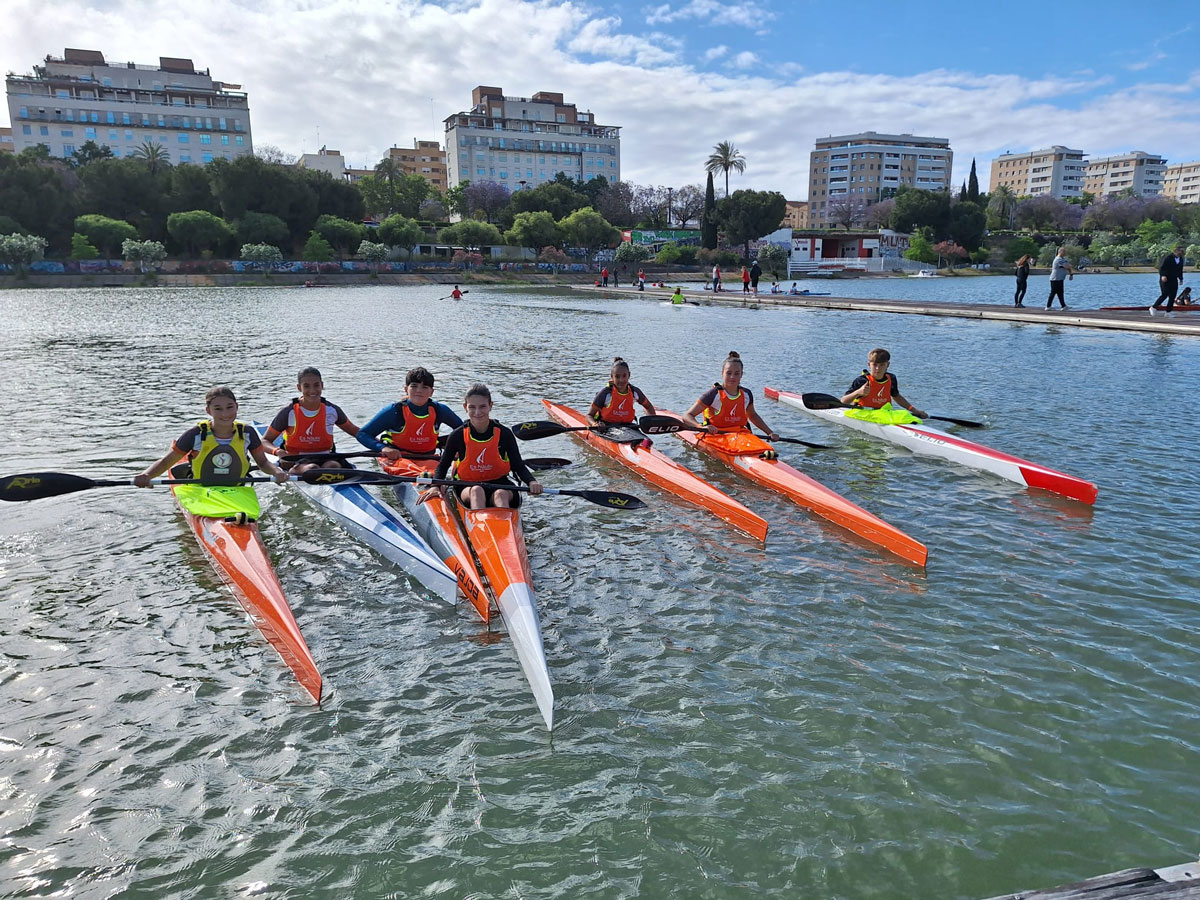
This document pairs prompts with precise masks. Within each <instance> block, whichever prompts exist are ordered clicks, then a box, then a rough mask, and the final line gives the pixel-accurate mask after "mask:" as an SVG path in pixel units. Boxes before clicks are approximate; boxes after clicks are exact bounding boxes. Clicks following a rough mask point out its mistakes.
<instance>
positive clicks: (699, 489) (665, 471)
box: [542, 400, 767, 541]
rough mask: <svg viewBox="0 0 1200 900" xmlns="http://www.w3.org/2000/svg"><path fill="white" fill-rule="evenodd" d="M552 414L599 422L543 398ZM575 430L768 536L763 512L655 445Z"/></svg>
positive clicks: (653, 479) (654, 478) (667, 485)
mask: <svg viewBox="0 0 1200 900" xmlns="http://www.w3.org/2000/svg"><path fill="white" fill-rule="evenodd" d="M542 403H543V404H545V406H546V410H547V412H549V413H550V416H551V418H553V419H555V420H557V421H558V422H561V423H562V424H563V425H566V426H568V427H572V428H577V427H581V426H585V425H592V424H595V423H594V422H590V421H589V420H588V419H587V417H586V416H584V415H583V414H582V413H580V412H579V411H577V410H574V409H571V407H569V406H563V405H562V404H560V403H554V402H552V401H550V400H543V401H542ZM572 434H573V435H574V436H575V437H577V438H579V439H580V440H581V441H583V442H584V443H586V444H587V445H588V446H589V447H592V448H594V449H596V450H598V451H600V452H601V453H603V454H605V455H606V456H610V457H612V458H613V459H615V460H618V461H620V462H623V463H625V465H627V466H629V468H631V469H633V471H635V472H637V473H638V474H639V475H641V476H642V477H643V478H645V479H646V480H647V481H649V482H650V483H651V484H654V485H657V486H658V487H660V488H662V489H663V490H665V491H668V492H669V493H672V494H674V495H675V496H676V497H681V498H683V499H684V500H687V501H689V502H691V503H694V504H696V505H697V506H699V507H701V508H703V509H706V510H708V511H709V512H711V513H712V514H713V515H714V516H716V517H717V518H719V519H723V520H724V521H726V522H728V523H729V524H730V525H732V526H733V527H734V528H737V529H738V530H740V531H744V532H745V533H746V534H748V535H750V536H751V537H752V538H756V539H757V540H760V541H762V540H766V537H767V523H766V520H765V519H763V518H762V517H761V516H757V515H755V514H754V513H752V512H751V511H750V510H748V509H746V507H744V506H742V504H740V503H738V502H737V501H736V500H734V499H733V498H732V497H730V496H729V495H728V494H726V493H724V492H723V491H719V490H717V489H716V488H715V487H713V486H712V485H711V484H709V483H708V482H707V481H705V480H704V479H702V478H701V477H700V476H699V475H696V474H695V473H694V472H692V471H691V470H690V469H686V468H684V467H683V466H681V465H680V464H679V463H677V462H675V460H673V459H671V458H670V457H669V456H667V455H666V454H664V453H660V452H659V451H658V450H655V449H654V448H653V447H650V448H645V447H639V446H638V445H637V444H636V443H631V442H629V441H622V440H613V439H611V438H607V437H605V436H604V435H603V434H602V433H600V432H596V431H575V432H572Z"/></svg>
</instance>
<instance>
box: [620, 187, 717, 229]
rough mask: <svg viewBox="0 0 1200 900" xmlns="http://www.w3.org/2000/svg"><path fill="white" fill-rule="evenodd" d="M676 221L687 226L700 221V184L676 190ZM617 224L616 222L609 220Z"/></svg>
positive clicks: (702, 202)
mask: <svg viewBox="0 0 1200 900" xmlns="http://www.w3.org/2000/svg"><path fill="white" fill-rule="evenodd" d="M674 208H675V222H676V223H677V224H678V225H680V226H681V227H683V228H686V227H687V226H688V224H689V223H691V222H699V221H700V214H701V213H702V212H704V189H703V188H702V187H700V185H698V184H685V185H684V186H683V187H681V188H679V190H677V191H676V192H675V202H674ZM609 221H610V222H613V224H614V225H615V224H616V222H615V221H614V220H612V219H610V220H609Z"/></svg>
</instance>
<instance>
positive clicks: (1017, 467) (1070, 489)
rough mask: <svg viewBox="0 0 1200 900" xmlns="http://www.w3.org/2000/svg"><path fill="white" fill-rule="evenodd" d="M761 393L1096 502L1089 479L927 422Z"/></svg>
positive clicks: (924, 451)
mask: <svg viewBox="0 0 1200 900" xmlns="http://www.w3.org/2000/svg"><path fill="white" fill-rule="evenodd" d="M763 393H764V394H765V395H766V396H767V397H770V398H772V399H774V400H778V401H779V402H780V403H784V404H786V405H788V406H793V407H795V408H796V409H801V410H803V411H804V412H806V413H809V414H810V415H813V416H816V417H818V418H820V419H824V420H825V421H827V422H834V423H836V424H838V425H845V426H846V427H847V428H853V429H854V430H855V431H860V432H862V433H863V434H868V435H870V436H871V437H875V438H879V439H880V440H883V441H888V442H889V443H892V444H896V445H898V446H901V447H905V448H907V449H909V450H911V451H912V452H913V453H919V454H921V455H924V456H934V457H938V458H939V459H945V460H949V461H950V462H954V463H958V464H959V465H962V466H967V467H968V468H972V469H978V470H980V471H983V472H990V473H992V474H993V475H998V476H999V477H1001V478H1004V479H1007V480H1008V481H1012V482H1015V483H1017V484H1020V485H1023V486H1025V487H1030V488H1039V489H1041V490H1046V491H1051V492H1052V493H1055V494H1060V495H1062V496H1064V497H1069V498H1070V499H1072V500H1078V501H1079V502H1080V503H1087V504H1093V503H1095V502H1096V496H1097V494H1098V489H1097V487H1096V485H1095V484H1093V483H1092V482H1090V481H1085V480H1084V479H1082V478H1077V477H1076V476H1074V475H1068V474H1066V473H1065V472H1059V471H1058V470H1056V469H1051V468H1048V467H1046V466H1042V465H1038V464H1037V463H1034V462H1030V461H1029V460H1027V459H1021V458H1020V457H1019V456H1011V455H1009V454H1007V453H1001V452H1000V451H999V450H993V449H992V448H991V447H985V446H984V445H983V444H977V443H975V442H974V441H968V440H965V439H963V438H960V437H957V436H955V435H952V434H948V433H947V432H945V431H942V430H941V429H938V428H933V427H931V426H929V425H924V424H921V425H917V424H911V425H882V424H880V423H878V422H867V421H864V420H863V419H856V418H854V417H853V416H847V415H846V414H845V413H846V410H844V409H810V408H809V407H807V406H805V405H804V399H803V397H802V396H801V395H800V394H796V393H793V392H792V391H782V390H777V389H776V388H764V390H763Z"/></svg>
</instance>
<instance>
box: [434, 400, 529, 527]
mask: <svg viewBox="0 0 1200 900" xmlns="http://www.w3.org/2000/svg"><path fill="white" fill-rule="evenodd" d="M463 409H464V410H465V411H466V413H467V420H468V421H467V424H465V425H463V426H461V427H459V428H457V429H455V430H454V431H453V432H451V434H450V436H449V437H448V438H446V446H445V447H444V448H443V449H442V459H441V461H440V462H439V463H438V467H437V470H436V471H435V472H434V473H433V477H434V478H435V479H442V478H445V477H446V476H447V475H448V474H449V473H450V467H451V466H453V467H454V477H455V478H456V479H458V480H459V481H464V482H475V483H476V484H474V485H472V484H466V485H462V486H456V487H455V488H454V492H455V494H456V495H457V496H458V500H459V502H460V503H461V504H462V505H463V506H465V507H467V508H468V509H483V508H484V507H486V506H500V507H505V506H507V507H513V508H515V507H517V506H520V505H521V504H520V496H521V495H520V494H519V493H518V492H517V491H508V490H505V489H504V488H502V487H494V488H493V487H487V488H485V487H483V483H491V484H509V485H511V484H512V482H511V481H510V480H509V478H508V475H509V474H510V473H511V474H513V475H516V476H517V478H519V479H520V480H521V481H523V482H525V484H527V485H529V493H530V494H533V495H534V496H537V495H538V494H540V493H541V492H542V486H541V485H540V484H538V481H537V479H536V478H534V477H533V473H532V472H530V471H529V467H528V466H526V465H525V461H524V460H522V459H521V450H520V448H519V447H518V446H517V439H516V437H515V436H514V435H513V433H512V431H511V430H510V429H509V428H507V427H505V426H504V425H501V424H500V423H499V422H495V421H493V420H492V392H491V391H490V390H488V387H487V385H486V384H475V385H472V386H471V389H470V390H468V391H467V396H466V397H465V398H464V399H463ZM445 490H446V489H445V487H443V486H440V485H439V486H436V487H434V488H432V489H430V490H427V491H424V492H422V499H426V498H428V497H430V496H432V491H436V492H437V493H439V494H442V495H443V496H444V495H445Z"/></svg>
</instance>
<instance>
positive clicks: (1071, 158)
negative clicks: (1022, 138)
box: [988, 144, 1087, 200]
mask: <svg viewBox="0 0 1200 900" xmlns="http://www.w3.org/2000/svg"><path fill="white" fill-rule="evenodd" d="M1083 156H1084V153H1083V151H1082V150H1072V149H1071V148H1070V147H1064V146H1062V145H1061V144H1055V145H1054V146H1053V147H1047V148H1046V149H1045V150H1031V151H1030V152H1028V153H1004V154H1002V155H1000V156H997V157H996V158H995V159H993V160H992V173H991V183H990V184H989V186H988V191H989V192H991V191H994V190H995V189H996V188H998V187H1002V186H1003V187H1006V188H1008V189H1010V190H1011V191H1012V192H1013V193H1014V194H1016V195H1017V196H1018V197H1041V196H1046V195H1048V196H1051V197H1057V198H1058V199H1060V200H1067V199H1070V198H1072V197H1080V196H1082V195H1083V182H1084V172H1085V169H1086V165H1087V164H1086V163H1085V162H1084V159H1083Z"/></svg>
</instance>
